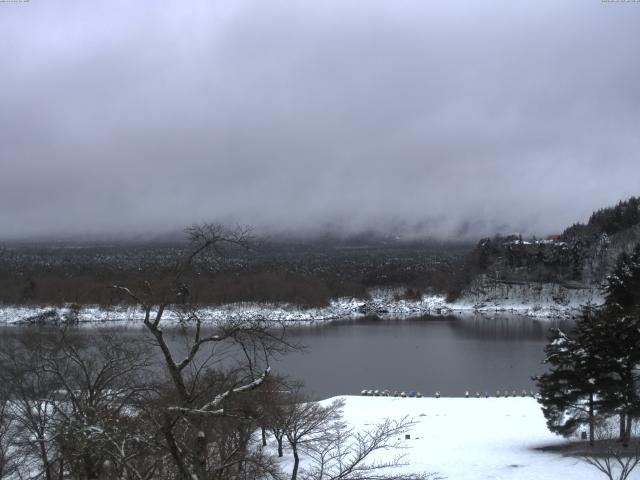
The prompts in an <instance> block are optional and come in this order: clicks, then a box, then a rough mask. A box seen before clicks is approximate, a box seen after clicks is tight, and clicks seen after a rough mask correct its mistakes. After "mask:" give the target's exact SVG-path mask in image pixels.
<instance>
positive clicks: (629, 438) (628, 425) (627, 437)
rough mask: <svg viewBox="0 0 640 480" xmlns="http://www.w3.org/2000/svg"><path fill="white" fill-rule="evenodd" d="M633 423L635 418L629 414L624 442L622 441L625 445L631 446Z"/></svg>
mask: <svg viewBox="0 0 640 480" xmlns="http://www.w3.org/2000/svg"><path fill="white" fill-rule="evenodd" d="M632 423H633V418H631V415H627V424H626V426H625V430H624V442H622V446H623V447H628V446H629V441H630V440H631V427H632Z"/></svg>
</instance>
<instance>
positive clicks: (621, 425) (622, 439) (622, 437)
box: [620, 413, 625, 441]
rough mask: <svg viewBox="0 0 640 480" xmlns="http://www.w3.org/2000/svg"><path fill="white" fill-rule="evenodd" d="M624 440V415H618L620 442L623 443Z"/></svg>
mask: <svg viewBox="0 0 640 480" xmlns="http://www.w3.org/2000/svg"><path fill="white" fill-rule="evenodd" d="M624 439H625V415H624V413H621V414H620V441H624Z"/></svg>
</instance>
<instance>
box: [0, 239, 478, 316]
mask: <svg viewBox="0 0 640 480" xmlns="http://www.w3.org/2000/svg"><path fill="white" fill-rule="evenodd" d="M470 249H471V247H470V246H469V245H443V244H438V245H425V244H420V243H415V242H414V243H401V242H399V243H395V244H392V245H374V246H371V245H360V246H358V245H348V246H343V245H337V246H336V245H319V244H317V243H315V244H304V243H300V242H298V243H296V244H286V243H281V244H280V243H275V244H274V243H269V244H267V243H263V244H257V245H256V246H255V248H254V249H252V250H250V251H240V250H237V249H236V250H231V251H229V252H227V254H226V255H225V257H224V258H223V260H222V261H220V260H216V259H214V258H204V259H202V260H200V261H199V262H198V263H196V265H195V268H194V273H193V276H192V277H191V278H189V279H188V280H189V281H188V282H187V283H188V284H189V290H188V291H185V292H183V293H184V294H185V295H183V296H182V297H181V298H180V299H177V301H178V300H179V301H182V300H185V301H186V300H187V299H188V301H189V302H194V303H197V304H203V305H218V304H225V303H233V302H290V303H295V304H298V305H301V306H308V307H310V306H311V307H312V306H323V305H327V304H328V302H329V301H330V300H331V299H332V298H336V297H356V298H366V297H367V291H368V289H370V288H372V287H408V289H407V296H408V297H416V296H419V295H421V294H422V293H425V292H434V293H446V292H448V291H449V290H451V288H452V279H453V276H452V274H451V272H452V271H455V270H456V269H457V268H459V265H460V259H462V258H463V257H464V256H465V255H466V254H467V252H468V251H469V250H470ZM186 252H187V247H186V246H184V245H164V246H158V245H146V246H144V245H138V246H132V245H120V246H118V245H116V246H85V247H78V246H74V247H63V246H46V245H38V246H34V245H28V246H15V245H14V246H12V247H10V248H8V247H7V248H4V250H2V251H0V302H2V303H5V304H54V305H57V304H67V303H76V304H79V305H89V304H98V305H105V306H107V305H114V304H118V303H123V302H127V301H128V300H127V299H126V298H124V297H123V296H122V295H121V294H120V293H118V292H117V291H116V290H114V289H113V288H110V287H111V286H112V285H114V284H126V285H142V284H143V283H144V282H145V281H150V282H151V283H152V284H154V285H158V284H163V283H165V284H167V285H168V284H169V283H171V282H172V275H173V272H174V266H175V262H176V261H177V259H179V258H181V257H182V256H184V255H185V254H186Z"/></svg>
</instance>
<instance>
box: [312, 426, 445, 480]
mask: <svg viewBox="0 0 640 480" xmlns="http://www.w3.org/2000/svg"><path fill="white" fill-rule="evenodd" d="M414 425H415V423H414V422H413V421H412V420H410V419H409V418H408V417H404V418H402V419H400V420H398V421H394V420H389V419H387V420H384V421H383V422H382V423H379V424H377V425H375V426H374V427H373V428H370V429H367V430H364V431H357V430H355V429H354V428H347V427H346V426H345V425H344V424H342V423H340V422H337V423H334V424H333V425H332V426H333V428H332V429H330V430H329V431H327V432H325V433H324V434H323V435H322V436H321V437H319V441H316V442H312V443H310V444H309V445H307V451H308V453H309V456H310V459H311V466H310V467H309V468H308V469H307V470H306V471H304V475H303V479H304V480H392V479H399V480H416V479H422V480H427V479H429V480H436V479H438V478H440V477H438V476H437V475H436V474H434V473H407V474H402V473H397V472H396V471H395V469H397V468H398V467H402V466H405V465H407V463H406V462H405V456H404V455H402V454H398V455H396V456H394V457H393V458H391V459H390V460H376V459H375V458H372V457H375V455H376V453H379V452H382V451H387V450H392V451H393V450H401V449H403V448H404V447H403V445H402V444H401V443H400V441H399V440H398V439H399V437H400V436H402V435H404V434H405V433H406V432H408V431H409V430H410V429H411V428H412V427H413V426H414Z"/></svg>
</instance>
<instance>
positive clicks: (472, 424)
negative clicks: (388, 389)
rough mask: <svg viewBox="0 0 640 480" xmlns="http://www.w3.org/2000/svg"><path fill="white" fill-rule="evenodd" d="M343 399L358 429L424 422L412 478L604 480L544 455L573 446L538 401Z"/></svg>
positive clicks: (576, 462)
mask: <svg viewBox="0 0 640 480" xmlns="http://www.w3.org/2000/svg"><path fill="white" fill-rule="evenodd" d="M341 398H344V399H345V401H346V404H345V408H344V418H345V420H346V421H347V422H348V423H349V424H351V425H352V426H354V427H356V428H358V429H359V428H366V427H367V426H371V425H374V424H376V423H380V422H381V421H382V420H384V419H385V418H392V419H397V420H400V419H401V418H403V417H404V416H407V415H408V416H409V417H411V418H413V419H414V420H415V421H416V422H417V424H416V425H415V426H414V427H413V428H412V430H411V431H410V436H411V438H410V439H409V440H405V439H404V437H403V438H402V439H401V442H402V445H403V446H404V447H406V450H403V451H402V452H400V453H405V454H406V455H407V457H406V461H407V462H408V464H409V465H407V466H404V467H401V471H404V472H437V473H438V474H439V475H440V476H441V477H446V478H449V479H454V480H478V479H515V480H518V479H519V480H547V479H549V480H550V479H563V480H586V479H600V478H603V477H602V473H600V472H598V471H597V470H596V469H595V468H594V467H592V466H590V465H588V464H586V463H585V462H584V461H583V460H580V459H577V458H572V457H563V456H561V455H560V454H556V453H547V452H542V451H539V450H537V448H538V447H542V446H551V445H558V444H562V443H563V442H566V441H567V440H564V439H563V438H562V437H559V436H557V435H554V434H552V433H550V432H549V430H547V427H546V425H545V419H544V417H543V415H542V412H541V410H540V406H539V405H538V403H537V402H536V400H535V399H533V398H530V397H528V398H480V399H477V398H468V399H467V398H438V399H436V398H392V397H356V396H346V397H341ZM332 400H334V399H328V400H325V401H323V403H324V402H326V403H330V402H331V401H332ZM396 453H397V452H396ZM389 455H390V454H389ZM385 458H386V457H385ZM283 461H284V462H288V459H287V458H285V459H283ZM634 474H636V472H634ZM637 475H639V476H640V471H639V472H637ZM630 478H638V477H636V476H633V475H632V476H631V477H630Z"/></svg>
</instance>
